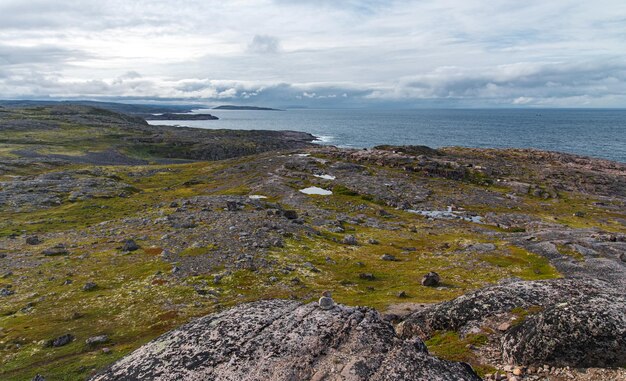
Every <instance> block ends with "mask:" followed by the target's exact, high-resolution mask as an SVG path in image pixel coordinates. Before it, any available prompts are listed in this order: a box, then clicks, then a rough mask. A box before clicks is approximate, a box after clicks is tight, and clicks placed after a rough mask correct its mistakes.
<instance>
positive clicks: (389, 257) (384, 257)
mask: <svg viewBox="0 0 626 381" xmlns="http://www.w3.org/2000/svg"><path fill="white" fill-rule="evenodd" d="M380 259H382V260H383V261H396V257H395V256H393V255H391V254H383V255H382V256H381V257H380Z"/></svg>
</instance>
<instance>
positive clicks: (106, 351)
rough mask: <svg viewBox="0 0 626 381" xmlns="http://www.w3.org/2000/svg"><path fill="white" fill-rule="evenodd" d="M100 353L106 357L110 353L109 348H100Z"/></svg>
mask: <svg viewBox="0 0 626 381" xmlns="http://www.w3.org/2000/svg"><path fill="white" fill-rule="evenodd" d="M102 353H104V354H105V355H108V354H109V353H111V348H107V347H104V348H102Z"/></svg>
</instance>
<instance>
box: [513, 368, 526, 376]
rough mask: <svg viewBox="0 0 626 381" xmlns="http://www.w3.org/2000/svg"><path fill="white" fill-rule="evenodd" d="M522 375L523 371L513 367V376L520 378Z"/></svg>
mask: <svg viewBox="0 0 626 381" xmlns="http://www.w3.org/2000/svg"><path fill="white" fill-rule="evenodd" d="M522 374H524V371H523V370H522V368H520V367H515V369H513V375H515V376H521V375H522Z"/></svg>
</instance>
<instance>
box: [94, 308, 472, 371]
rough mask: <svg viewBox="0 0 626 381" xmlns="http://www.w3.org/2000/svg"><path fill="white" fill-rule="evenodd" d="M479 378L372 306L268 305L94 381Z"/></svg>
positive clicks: (155, 344) (201, 325)
mask: <svg viewBox="0 0 626 381" xmlns="http://www.w3.org/2000/svg"><path fill="white" fill-rule="evenodd" d="M147 379H148V380H155V381H166V380H247V381H255V380H263V381H266V380H273V381H282V380H285V381H287V380H335V379H342V380H354V381H359V380H363V381H365V380H372V381H380V380H409V381H411V380H432V381H437V380H440V381H443V380H458V381H463V380H468V381H469V380H472V381H473V380H476V381H478V380H480V378H479V377H478V376H477V375H476V374H475V373H474V371H473V370H472V369H471V367H470V366H469V365H467V364H463V363H455V362H449V361H444V360H440V359H437V358H435V357H433V356H430V355H429V354H428V352H427V350H426V347H425V346H424V344H423V343H422V342H421V341H420V340H419V339H410V340H402V339H400V338H398V337H397V336H396V334H395V332H394V329H393V327H392V326H391V325H390V324H389V323H387V322H385V321H383V320H382V319H381V317H380V315H379V314H378V313H377V312H376V311H374V310H372V309H368V308H349V307H345V306H341V305H336V306H335V308H333V309H330V310H323V309H321V308H319V306H318V304H317V303H309V304H305V305H303V304H300V303H298V302H295V301H288V300H266V301H260V302H254V303H248V304H242V305H239V306H237V307H234V308H231V309H229V310H226V311H223V312H220V313H217V314H212V315H208V316H205V317H203V318H200V319H197V320H194V321H193V322H191V323H189V324H186V325H184V326H182V327H180V328H178V329H175V330H173V331H170V332H168V333H166V334H164V335H163V336H161V337H159V338H157V339H155V340H154V341H152V342H150V343H148V344H146V345H144V346H143V347H141V348H139V349H137V350H136V351H135V352H133V353H131V354H130V355H128V356H127V357H125V358H123V359H121V360H120V361H118V362H116V363H114V364H113V365H112V366H110V367H109V368H108V369H106V370H104V371H103V372H101V373H100V374H98V375H96V376H94V377H93V378H92V379H91V380H92V381H112V380H127V381H138V380H147Z"/></svg>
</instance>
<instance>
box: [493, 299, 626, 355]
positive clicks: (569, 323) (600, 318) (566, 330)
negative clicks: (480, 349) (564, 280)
mask: <svg viewBox="0 0 626 381" xmlns="http://www.w3.org/2000/svg"><path fill="white" fill-rule="evenodd" d="M502 354H503V357H504V360H505V361H506V362H509V363H515V364H524V365H539V364H550V365H553V366H555V365H556V366H575V367H611V366H624V365H626V297H623V296H618V295H611V296H610V297H607V296H595V297H590V298H581V299H578V300H573V301H570V302H563V303H559V304H555V305H551V306H549V307H548V308H546V309H545V310H543V311H541V312H538V313H537V314H534V315H532V316H530V317H528V318H527V319H525V320H524V321H523V322H522V323H520V324H519V325H517V326H515V327H513V328H511V329H510V330H508V331H507V332H506V333H505V335H504V337H503V338H502Z"/></svg>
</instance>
